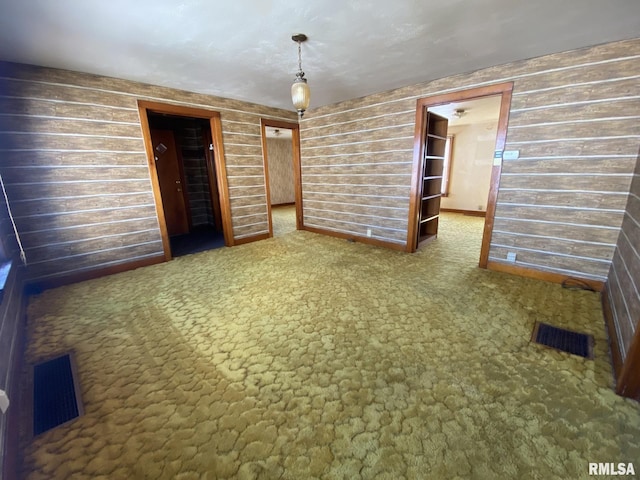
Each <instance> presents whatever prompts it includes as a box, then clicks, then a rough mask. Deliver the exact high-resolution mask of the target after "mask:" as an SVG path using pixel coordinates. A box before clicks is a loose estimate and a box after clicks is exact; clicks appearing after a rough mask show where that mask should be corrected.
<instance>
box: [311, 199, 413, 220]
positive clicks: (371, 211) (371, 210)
mask: <svg viewBox="0 0 640 480" xmlns="http://www.w3.org/2000/svg"><path fill="white" fill-rule="evenodd" d="M304 206H305V208H309V209H315V210H323V209H327V210H334V211H338V212H343V213H354V214H365V215H372V216H375V217H389V216H393V215H392V210H396V209H397V208H398V207H387V208H385V207H381V206H379V205H377V204H376V205H366V204H355V205H354V204H346V203H338V202H333V203H331V202H326V201H318V200H307V201H306V202H305V204H304ZM404 222H405V223H406V220H405V221H404Z"/></svg>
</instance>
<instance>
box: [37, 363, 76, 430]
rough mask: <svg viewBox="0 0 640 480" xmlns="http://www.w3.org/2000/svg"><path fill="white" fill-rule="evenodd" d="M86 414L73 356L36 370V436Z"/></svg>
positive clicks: (44, 364)
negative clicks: (83, 408)
mask: <svg viewBox="0 0 640 480" xmlns="http://www.w3.org/2000/svg"><path fill="white" fill-rule="evenodd" d="M82 414H83V411H82V404H81V402H80V392H79V390H78V385H77V382H76V375H75V366H74V361H73V358H72V356H71V354H70V353H67V354H65V355H62V356H60V357H57V358H54V359H52V360H48V361H46V362H42V363H39V364H37V365H34V367H33V435H34V436H35V435H39V434H41V433H43V432H46V431H47V430H50V429H52V428H54V427H57V426H59V425H62V424H63V423H66V422H68V421H70V420H73V419H74V418H76V417H79V416H80V415H82Z"/></svg>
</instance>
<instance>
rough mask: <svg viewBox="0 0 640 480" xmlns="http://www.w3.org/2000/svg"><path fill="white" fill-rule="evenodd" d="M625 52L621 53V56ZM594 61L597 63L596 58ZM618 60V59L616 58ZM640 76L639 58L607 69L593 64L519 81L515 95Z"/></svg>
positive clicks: (621, 62)
mask: <svg viewBox="0 0 640 480" xmlns="http://www.w3.org/2000/svg"><path fill="white" fill-rule="evenodd" d="M622 53H623V52H622V51H620V54H622ZM592 58H594V60H593V61H597V60H596V59H595V58H596V57H595V56H593V57H592ZM614 58H615V59H617V58H618V57H614ZM634 76H640V64H639V63H638V59H637V58H629V59H627V60H618V61H615V62H609V63H607V68H594V66H593V65H592V64H591V62H587V64H586V65H584V66H577V67H575V68H571V69H569V70H566V69H565V70H563V74H562V75H557V76H549V75H545V76H542V75H533V76H530V77H525V78H522V79H519V80H518V90H517V91H516V92H514V94H515V95H522V94H525V95H526V94H528V93H529V92H531V91H532V90H540V89H551V88H562V87H564V86H565V85H574V84H584V83H594V82H601V81H611V79H614V81H619V80H617V79H622V80H624V79H626V78H628V77H634Z"/></svg>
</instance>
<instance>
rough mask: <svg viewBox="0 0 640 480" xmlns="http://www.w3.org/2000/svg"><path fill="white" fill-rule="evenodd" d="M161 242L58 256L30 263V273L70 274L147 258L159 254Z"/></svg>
mask: <svg viewBox="0 0 640 480" xmlns="http://www.w3.org/2000/svg"><path fill="white" fill-rule="evenodd" d="M159 252H162V242H160V241H157V242H153V243H145V244H142V245H131V246H126V247H119V248H113V249H111V250H105V251H101V252H93V253H88V254H84V255H77V256H74V257H66V258H59V259H56V260H51V261H47V262H42V263H35V264H31V265H30V266H29V268H30V269H31V270H32V271H33V273H31V275H33V276H34V277H35V278H43V277H52V276H53V277H55V276H59V275H61V274H63V275H64V274H67V275H68V274H70V273H71V272H79V271H85V270H93V269H95V268H96V267H105V266H108V265H117V264H121V263H126V262H130V261H132V260H137V259H141V258H149V257H154V256H158V255H160V254H161V253H159Z"/></svg>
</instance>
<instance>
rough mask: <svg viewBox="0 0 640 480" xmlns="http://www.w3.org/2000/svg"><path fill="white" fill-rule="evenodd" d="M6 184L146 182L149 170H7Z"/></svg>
mask: <svg viewBox="0 0 640 480" xmlns="http://www.w3.org/2000/svg"><path fill="white" fill-rule="evenodd" d="M3 177H4V178H5V180H6V181H7V183H11V184H20V183H32V184H33V183H35V184H48V183H55V182H72V181H77V180H78V179H79V178H81V179H83V180H92V181H114V180H146V179H147V178H149V170H148V169H147V167H146V166H123V167H121V168H118V167H100V166H92V167H76V166H73V167H62V166H51V167H49V168H46V169H45V168H39V169H37V170H34V169H32V168H20V167H16V168H7V169H6V170H5V173H4V175H3Z"/></svg>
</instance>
